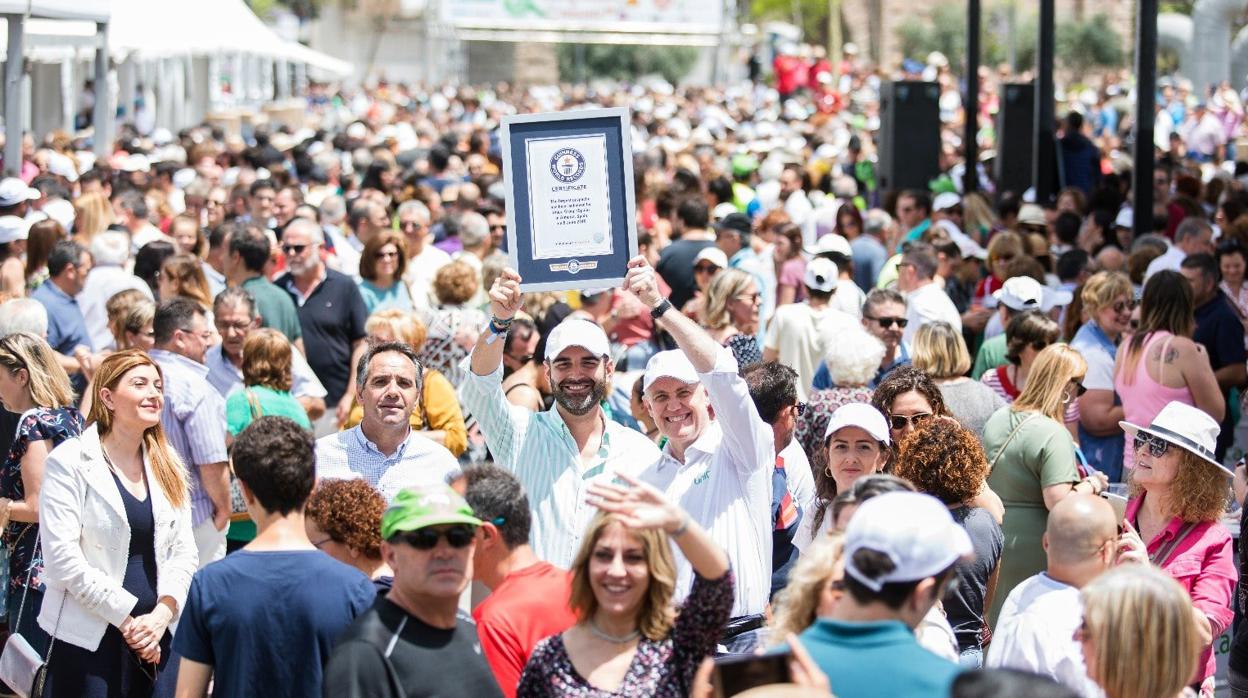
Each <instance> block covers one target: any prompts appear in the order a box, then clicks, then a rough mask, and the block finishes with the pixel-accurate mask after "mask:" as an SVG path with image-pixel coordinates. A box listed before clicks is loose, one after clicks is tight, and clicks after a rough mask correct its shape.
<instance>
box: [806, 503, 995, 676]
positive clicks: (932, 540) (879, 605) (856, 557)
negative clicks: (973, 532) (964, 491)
mask: <svg viewBox="0 0 1248 698" xmlns="http://www.w3.org/2000/svg"><path fill="white" fill-rule="evenodd" d="M971 552H972V548H971V540H970V538H969V537H968V536H967V534H966V531H965V530H964V529H963V528H962V527H961V526H959V525H958V524H957V523H955V522H954V520H953V517H952V516H950V514H949V509H948V508H947V507H945V505H944V504H942V503H940V501H939V500H937V499H936V498H934V497H931V496H929V495H926V494H919V493H917V492H891V493H888V494H882V495H879V496H878V497H873V498H871V499H869V500H867V501H866V502H864V503H863V504H862V505H861V506H860V507H859V508H858V510H857V511H856V512H855V513H854V515H853V518H851V519H850V521H849V527H848V528H847V529H846V532H845V555H844V559H845V580H844V587H845V593H844V595H843V596H841V599H840V601H839V602H838V603H837V606H836V609H835V610H834V611H833V612H832V614H831V616H828V617H824V618H820V619H818V620H816V621H815V624H814V625H813V626H811V628H810V629H808V630H807V631H806V632H804V633H802V635H801V641H802V644H803V645H805V647H806V650H807V651H808V652H809V653H810V656H811V658H812V659H814V661H815V663H816V664H817V665H818V666H819V668H820V669H822V670H823V671H824V673H826V674H827V675H828V678H829V679H830V681H831V684H832V685H831V689H832V692H833V693H835V694H836V695H837V696H838V697H839V698H874V697H875V696H944V695H949V687H950V684H952V682H953V679H954V676H956V675H957V673H958V672H959V668H958V665H956V664H954V663H953V662H950V661H948V660H946V659H943V658H941V657H938V656H936V655H935V654H933V653H931V652H929V651H928V650H926V649H924V648H923V647H921V646H920V645H919V643H918V641H917V640H916V639H915V635H914V628H915V627H916V626H917V625H918V624H919V621H921V620H922V619H923V616H924V615H926V614H927V612H928V611H929V610H930V609H931V608H932V606H933V605H935V604H936V602H937V601H938V600H940V598H941V597H942V596H943V595H944V592H945V589H946V588H947V587H948V585H949V584H950V583H951V582H953V583H956V582H957V577H955V576H954V567H955V566H956V565H957V564H958V561H959V560H960V559H961V558H963V557H966V556H968V555H970V554H971Z"/></svg>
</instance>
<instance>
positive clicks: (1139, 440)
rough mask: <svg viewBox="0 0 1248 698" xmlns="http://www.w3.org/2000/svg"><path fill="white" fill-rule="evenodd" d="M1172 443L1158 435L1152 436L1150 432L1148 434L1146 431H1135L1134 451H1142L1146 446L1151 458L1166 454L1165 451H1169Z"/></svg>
mask: <svg viewBox="0 0 1248 698" xmlns="http://www.w3.org/2000/svg"><path fill="white" fill-rule="evenodd" d="M1172 445H1173V444H1171V443H1170V442H1169V441H1166V440H1165V439H1163V438H1161V437H1160V436H1153V435H1152V434H1149V433H1148V432H1145V431H1137V432H1135V452H1136V453H1142V452H1143V451H1144V449H1145V448H1146V447H1147V448H1148V453H1149V455H1151V456H1152V457H1153V458H1161V457H1162V456H1164V455H1166V451H1169V450H1170V447H1171V446H1172Z"/></svg>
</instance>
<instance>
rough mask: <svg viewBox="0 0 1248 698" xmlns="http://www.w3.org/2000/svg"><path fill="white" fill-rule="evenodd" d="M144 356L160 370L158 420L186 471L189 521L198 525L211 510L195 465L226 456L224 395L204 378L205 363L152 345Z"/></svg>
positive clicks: (215, 460) (212, 510) (210, 502)
mask: <svg viewBox="0 0 1248 698" xmlns="http://www.w3.org/2000/svg"><path fill="white" fill-rule="evenodd" d="M148 356H150V357H152V360H153V361H155V362H156V364H157V365H159V366H160V371H161V373H162V374H163V378H164V382H165V406H164V408H163V411H162V412H161V416H160V421H161V422H162V423H163V424H164V427H165V434H166V435H167V436H168V438H169V445H170V446H173V449H174V450H175V451H177V452H178V456H180V457H181V458H182V462H183V463H185V464H186V469H187V471H188V472H189V473H190V476H191V477H190V480H191V523H192V525H195V526H198V525H200V524H201V523H203V522H205V521H207V520H208V519H211V518H212V515H213V512H214V508H213V505H212V500H211V499H209V498H208V494H207V493H206V492H204V485H203V479H202V477H201V476H200V473H199V467H200V466H201V465H210V464H212V463H224V462H226V461H227V460H228V459H229V454H227V453H226V450H225V399H224V398H222V397H221V394H220V393H218V392H217V390H216V389H215V388H213V387H212V385H211V384H210V383H209V382H208V367H207V366H205V365H203V364H201V363H199V362H198V361H192V360H191V359H188V358H186V357H185V356H182V355H181V354H174V353H172V352H168V351H164V350H163V349H153V350H151V351H149V352H148Z"/></svg>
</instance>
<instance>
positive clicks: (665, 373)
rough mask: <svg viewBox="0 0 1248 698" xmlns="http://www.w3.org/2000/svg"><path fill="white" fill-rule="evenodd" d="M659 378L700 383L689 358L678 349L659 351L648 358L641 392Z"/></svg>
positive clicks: (700, 380)
mask: <svg viewBox="0 0 1248 698" xmlns="http://www.w3.org/2000/svg"><path fill="white" fill-rule="evenodd" d="M660 378H675V379H676V380H678V381H680V382H681V383H687V384H692V383H701V382H702V379H701V378H698V372H697V370H696V369H694V367H693V364H692V363H689V357H688V356H685V352H683V351H681V350H679V349H669V350H667V351H661V352H659V353H657V354H655V355H654V356H652V357H650V361H649V362H647V363H646V374H645V375H644V376H642V379H641V380H642V382H641V390H642V392H645V391H647V390H649V389H650V386H651V385H652V384H653V383H654V382H655V381H657V380H658V379H660Z"/></svg>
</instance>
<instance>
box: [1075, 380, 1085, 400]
mask: <svg viewBox="0 0 1248 698" xmlns="http://www.w3.org/2000/svg"><path fill="white" fill-rule="evenodd" d="M1071 382H1072V383H1074V384H1075V397H1083V394H1084V393H1086V392H1088V389H1087V388H1086V387H1084V385H1083V383H1082V382H1081V381H1071Z"/></svg>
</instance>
